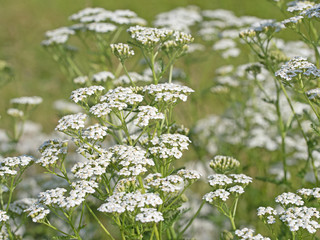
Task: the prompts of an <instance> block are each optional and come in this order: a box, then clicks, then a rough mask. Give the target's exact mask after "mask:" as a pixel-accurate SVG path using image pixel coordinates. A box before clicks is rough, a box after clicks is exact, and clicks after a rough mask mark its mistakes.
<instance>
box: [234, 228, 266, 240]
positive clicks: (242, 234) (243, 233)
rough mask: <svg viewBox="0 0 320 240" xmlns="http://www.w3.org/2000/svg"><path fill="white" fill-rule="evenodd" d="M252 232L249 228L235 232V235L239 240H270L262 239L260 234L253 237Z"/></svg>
mask: <svg viewBox="0 0 320 240" xmlns="http://www.w3.org/2000/svg"><path fill="white" fill-rule="evenodd" d="M254 232H255V231H254V230H253V229H250V228H242V229H240V230H236V231H235V234H236V235H237V236H238V237H239V239H241V240H245V239H248V240H271V239H270V238H268V237H263V236H262V235H261V234H257V235H254Z"/></svg>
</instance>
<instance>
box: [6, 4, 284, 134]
mask: <svg viewBox="0 0 320 240" xmlns="http://www.w3.org/2000/svg"><path fill="white" fill-rule="evenodd" d="M187 5H195V6H199V7H200V8H201V9H217V8H223V9H229V10H232V11H233V12H234V13H235V15H237V16H241V15H253V16H258V17H260V18H277V16H279V14H278V12H277V9H276V8H275V7H273V6H272V4H271V3H270V2H268V1H267V0H256V1H255V0H223V1H221V0H211V1H209V0H203V1H192V0H175V1H174V0H162V1H158V0H157V1H156V0H140V1H132V0H118V1H105V0H77V1H75V0H28V1H24V0H0V46H1V47H0V59H2V60H5V61H7V62H8V63H9V64H10V65H11V67H12V68H13V70H14V74H15V79H14V80H13V81H11V82H10V83H9V84H7V85H5V86H4V87H2V88H1V89H0V94H1V101H0V115H2V116H4V114H5V111H6V109H7V108H8V106H9V100H10V98H13V97H20V96H33V95H37V96H41V97H43V99H44V103H43V104H41V105H40V106H39V108H38V109H37V110H36V111H35V113H34V114H32V117H31V119H32V120H34V121H36V122H39V123H41V124H42V125H43V127H44V130H45V131H46V132H49V131H52V130H53V128H54V126H55V124H56V122H57V117H56V115H55V112H54V111H53V109H52V102H53V101H54V100H57V99H61V98H63V99H67V98H68V97H69V95H70V91H71V90H72V89H73V88H72V85H71V84H70V83H68V81H67V80H66V79H65V76H64V75H63V74H62V73H61V72H60V70H59V67H58V65H57V64H56V63H55V62H54V61H53V60H52V58H51V56H49V54H48V53H47V52H46V51H45V50H44V49H43V48H42V46H41V45H40V42H41V41H42V40H43V38H44V33H45V32H46V31H47V30H51V29H55V28H58V27H61V26H65V25H70V24H71V22H70V21H68V16H70V15H71V14H73V13H75V12H77V11H79V10H81V9H83V8H85V7H103V8H105V9H108V10H115V9H130V10H133V11H134V12H136V13H137V14H138V15H139V16H140V17H142V18H144V19H146V20H147V21H148V22H149V23H151V22H152V21H153V20H154V16H155V15H156V14H158V13H161V12H165V11H169V10H172V9H174V8H176V7H182V6H187ZM201 64H205V65H206V66H201V68H202V69H204V68H205V69H207V70H202V71H204V72H206V74H207V76H202V77H201V79H204V81H212V77H213V73H214V68H215V67H216V66H217V65H221V64H219V62H217V61H216V60H215V59H210V61H208V62H206V63H201ZM5 124H6V119H2V121H1V122H0V127H1V128H4V127H5V126H4V125H5Z"/></svg>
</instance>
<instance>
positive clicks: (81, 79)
mask: <svg viewBox="0 0 320 240" xmlns="http://www.w3.org/2000/svg"><path fill="white" fill-rule="evenodd" d="M88 80H89V78H88V76H78V77H76V78H74V79H73V80H72V81H73V82H74V83H75V84H80V85H83V84H85V83H86V82H88Z"/></svg>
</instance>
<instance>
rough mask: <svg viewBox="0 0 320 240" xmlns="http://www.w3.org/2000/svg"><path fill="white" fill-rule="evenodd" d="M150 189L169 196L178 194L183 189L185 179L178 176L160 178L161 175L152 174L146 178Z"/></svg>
mask: <svg viewBox="0 0 320 240" xmlns="http://www.w3.org/2000/svg"><path fill="white" fill-rule="evenodd" d="M146 179H147V180H146V182H147V185H148V186H149V187H152V188H154V189H156V190H159V191H161V192H163V193H167V194H177V193H178V192H179V191H181V190H182V189H183V182H184V181H183V178H182V177H180V176H178V175H169V176H167V177H164V178H162V177H160V176H159V175H154V174H150V175H148V176H147V177H146Z"/></svg>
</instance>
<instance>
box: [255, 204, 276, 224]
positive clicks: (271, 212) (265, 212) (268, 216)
mask: <svg viewBox="0 0 320 240" xmlns="http://www.w3.org/2000/svg"><path fill="white" fill-rule="evenodd" d="M257 215H258V217H259V218H260V219H263V220H264V221H265V222H266V223H267V224H274V223H276V218H275V217H276V216H277V215H278V212H277V211H276V210H275V209H274V208H272V207H259V208H258V209H257Z"/></svg>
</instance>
